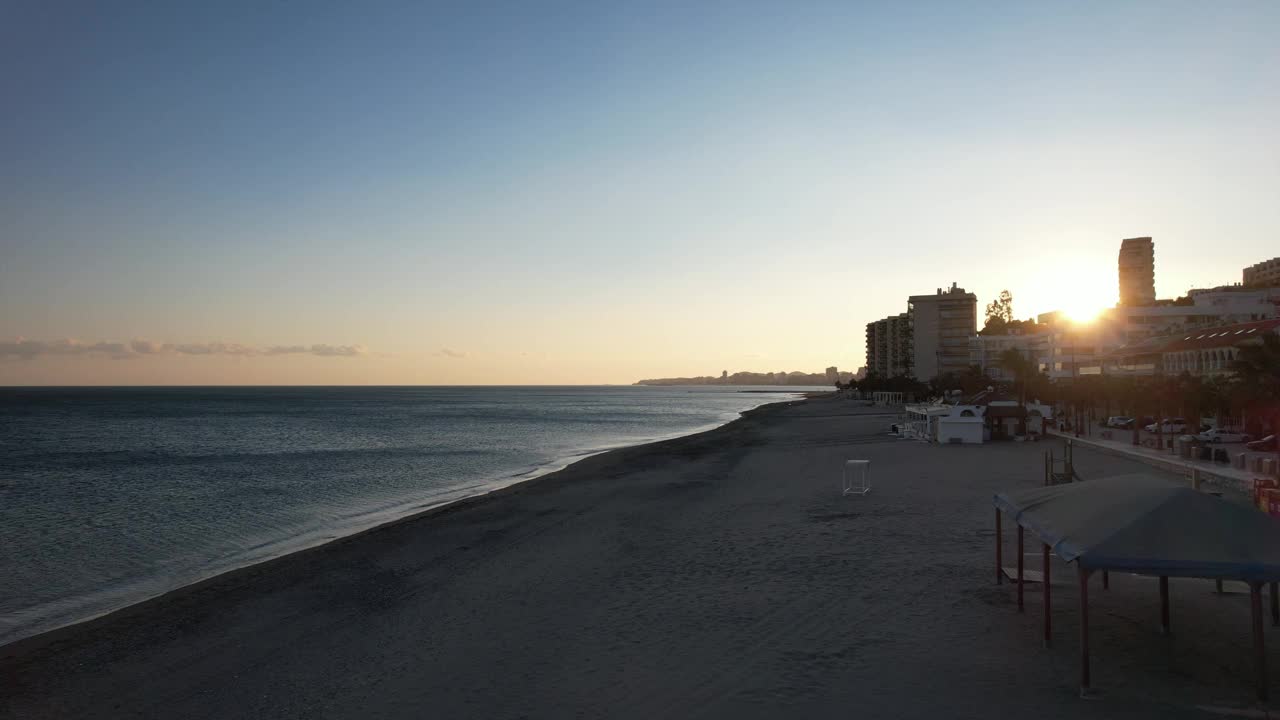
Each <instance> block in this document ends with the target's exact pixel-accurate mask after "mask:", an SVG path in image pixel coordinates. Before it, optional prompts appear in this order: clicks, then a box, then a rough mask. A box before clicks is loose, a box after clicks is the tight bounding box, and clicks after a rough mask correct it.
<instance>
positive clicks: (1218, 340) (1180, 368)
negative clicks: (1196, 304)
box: [1099, 319, 1280, 377]
mask: <svg viewBox="0 0 1280 720" xmlns="http://www.w3.org/2000/svg"><path fill="white" fill-rule="evenodd" d="M1267 333H1275V334H1280V319H1271V320H1262V321H1259V322H1252V323H1241V324H1237V325H1226V326H1219V327H1213V328H1206V329H1204V330H1200V331H1197V332H1194V333H1189V334H1185V335H1184V334H1181V333H1180V334H1178V335H1174V336H1169V337H1160V338H1149V339H1147V340H1143V341H1140V342H1136V343H1131V344H1128V345H1123V346H1121V347H1119V348H1116V349H1115V350H1112V351H1111V352H1108V353H1107V354H1105V355H1103V356H1102V357H1101V358H1100V363H1099V364H1100V365H1101V368H1100V369H1101V371H1102V372H1105V373H1107V374H1108V375H1155V374H1157V373H1162V374H1165V375H1180V374H1182V373H1184V372H1186V373H1190V374H1191V375H1195V376H1200V377H1214V376H1219V375H1226V374H1229V373H1231V372H1232V370H1231V366H1232V364H1233V363H1234V362H1235V360H1236V358H1237V357H1238V356H1239V354H1240V348H1241V347H1243V346H1245V345H1248V344H1250V343H1257V342H1259V340H1258V338H1260V337H1263V336H1264V335H1266V334H1267Z"/></svg>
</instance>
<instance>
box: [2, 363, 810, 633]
mask: <svg viewBox="0 0 1280 720" xmlns="http://www.w3.org/2000/svg"><path fill="white" fill-rule="evenodd" d="M806 389H820V390H825V389H826V388H792V387H778V388H749V389H744V388H741V387H732V386H682V387H648V386H616V387H325V388H314V387H275V388H270V387H252V388H249V387H240V388H230V387H218V388H213V387H210V388H0V644H4V643H8V642H12V641H14V640H18V639H20V638H23V637H26V636H29V635H33V634H36V633H40V632H44V631H46V630H51V629H54V628H57V627H60V626H63V625H67V624H70V623H74V622H78V621H81V620H86V619H89V618H93V617H96V616H99V615H102V614H105V613H107V612H110V611H112V610H116V609H118V608H121V607H124V606H127V605H130V604H133V603H136V602H140V601H142V600H145V599H148V598H151V597H155V596H157V595H160V594H163V593H165V592H167V591H169V590H173V589H175V588H178V587H182V586H184V585H188V584H190V583H193V582H197V581H200V580H203V579H205V578H208V577H212V576H214V575H217V574H219V573H222V572H226V571H228V570H232V569H235V568H238V567H243V566H245V565H249V564H252V563H256V562H261V561H263V560H267V559H270V558H273V557H277V556H280V555H283V554H286V553H290V552H294V551H297V550H301V549H304V548H307V547H311V546H314V545H317V544H321V543H324V542H326V541H328V540H332V539H334V538H338V537H342V536H344V535H350V534H352V533H355V532H359V531H361V530H364V529H367V528H370V527H373V526H375V525H379V524H381V523H385V522H388V521H391V520H394V519H397V518H400V517H403V516H405V515H409V514H412V513H416V512H420V511H422V510H425V509H428V508H431V507H433V506H437V505H441V504H444V503H448V502H451V501H455V500H458V499H460V498H465V497H468V496H472V495H476V494H480V493H485V492H488V491H490V490H494V489H497V488H501V487H505V486H507V485H511V484H513V483H516V482H520V481H522V480H528V479H531V478H534V477H537V476H539V475H541V474H545V473H548V472H552V471H554V470H557V469H559V468H562V467H564V466H566V465H568V464H569V463H572V462H573V461H575V460H578V459H581V458H583V457H586V456H588V455H592V454H595V453H599V452H603V451H605V450H609V449H612V448H617V447H622V446H626V445H634V444H638V443H644V442H650V441H655V440H662V439H667V438H672V437H677V436H680V435H685V434H690V433H695V432H699V431H702V430H708V429H711V428H714V427H717V426H719V425H722V424H724V423H726V422H729V421H731V420H733V419H734V418H736V417H737V416H738V415H739V413H741V412H743V411H745V410H748V409H750V408H752V407H756V406H758V405H761V404H764V403H768V402H776V401H779V400H784V399H788V398H793V397H797V396H798V395H797V393H798V392H800V391H803V390H806ZM744 390H746V391H744Z"/></svg>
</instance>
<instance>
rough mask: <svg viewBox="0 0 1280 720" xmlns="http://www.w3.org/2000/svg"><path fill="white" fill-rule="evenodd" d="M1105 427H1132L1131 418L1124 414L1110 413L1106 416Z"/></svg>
mask: <svg viewBox="0 0 1280 720" xmlns="http://www.w3.org/2000/svg"><path fill="white" fill-rule="evenodd" d="M1107 427H1110V428H1117V429H1120V430H1128V429H1129V428H1131V427H1133V418H1131V417H1126V416H1124V415H1112V416H1111V417H1109V418H1107Z"/></svg>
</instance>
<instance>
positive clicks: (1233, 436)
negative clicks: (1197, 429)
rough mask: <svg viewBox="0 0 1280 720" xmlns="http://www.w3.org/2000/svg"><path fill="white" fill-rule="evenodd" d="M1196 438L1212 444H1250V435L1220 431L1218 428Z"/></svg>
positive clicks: (1232, 431)
mask: <svg viewBox="0 0 1280 720" xmlns="http://www.w3.org/2000/svg"><path fill="white" fill-rule="evenodd" d="M1196 437H1197V438H1199V439H1201V440H1203V441H1205V442H1212V443H1223V442H1249V435H1248V434H1246V433H1242V432H1236V431H1234V430H1220V429H1217V428H1215V429H1213V430H1208V431H1206V432H1202V433H1200V434H1199V435H1197V436H1196Z"/></svg>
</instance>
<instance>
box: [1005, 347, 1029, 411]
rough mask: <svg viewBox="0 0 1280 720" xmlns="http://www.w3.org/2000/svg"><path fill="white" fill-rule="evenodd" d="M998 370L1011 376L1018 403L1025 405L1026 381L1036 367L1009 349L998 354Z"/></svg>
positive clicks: (1014, 349) (1015, 349)
mask: <svg viewBox="0 0 1280 720" xmlns="http://www.w3.org/2000/svg"><path fill="white" fill-rule="evenodd" d="M998 362H999V363H1000V369H1001V370H1004V371H1005V372H1007V373H1009V374H1011V375H1013V386H1014V388H1015V389H1016V390H1017V393H1018V403H1019V404H1020V405H1026V404H1027V380H1028V379H1029V378H1030V377H1031V376H1032V375H1033V374H1035V372H1036V369H1037V368H1036V367H1035V364H1034V363H1033V362H1031V360H1028V359H1027V356H1026V355H1023V354H1022V352H1021V351H1019V350H1018V349H1017V348H1009V349H1007V350H1005V351H1004V352H1002V353H1000V357H999V359H998Z"/></svg>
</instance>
